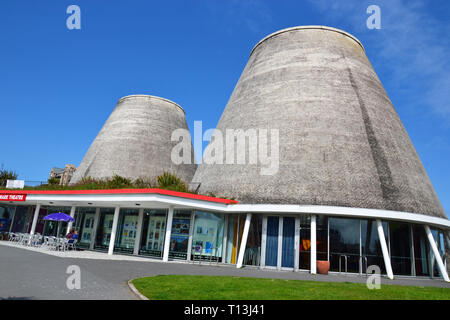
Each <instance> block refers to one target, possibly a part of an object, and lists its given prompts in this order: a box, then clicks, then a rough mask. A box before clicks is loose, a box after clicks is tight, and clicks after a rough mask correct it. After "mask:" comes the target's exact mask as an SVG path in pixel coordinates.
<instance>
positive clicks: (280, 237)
mask: <svg viewBox="0 0 450 320" xmlns="http://www.w3.org/2000/svg"><path fill="white" fill-rule="evenodd" d="M282 259H283V217H278V252H277V269H278V270H281V263H282Z"/></svg>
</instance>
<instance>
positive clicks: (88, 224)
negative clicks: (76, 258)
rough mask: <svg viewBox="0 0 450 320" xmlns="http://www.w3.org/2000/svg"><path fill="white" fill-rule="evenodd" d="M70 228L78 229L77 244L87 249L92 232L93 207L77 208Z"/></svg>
mask: <svg viewBox="0 0 450 320" xmlns="http://www.w3.org/2000/svg"><path fill="white" fill-rule="evenodd" d="M74 218H75V221H74V223H73V224H72V228H73V229H75V230H76V231H78V240H77V245H78V246H79V247H81V248H86V249H88V248H89V247H90V245H91V239H92V237H93V233H94V219H95V208H77V209H76V211H75V216H74Z"/></svg>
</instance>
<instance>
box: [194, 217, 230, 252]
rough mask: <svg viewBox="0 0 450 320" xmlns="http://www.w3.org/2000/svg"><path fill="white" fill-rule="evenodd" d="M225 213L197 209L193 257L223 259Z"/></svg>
mask: <svg viewBox="0 0 450 320" xmlns="http://www.w3.org/2000/svg"><path fill="white" fill-rule="evenodd" d="M223 226H224V216H223V214H216V213H210V212H201V211H195V218H194V234H193V238H192V251H191V253H192V255H193V256H192V257H191V258H192V259H194V256H195V259H202V260H209V261H222V242H223Z"/></svg>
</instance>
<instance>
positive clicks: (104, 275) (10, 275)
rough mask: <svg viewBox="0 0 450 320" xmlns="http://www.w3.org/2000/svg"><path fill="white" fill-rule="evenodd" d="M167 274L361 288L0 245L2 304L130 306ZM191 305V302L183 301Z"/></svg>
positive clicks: (290, 275) (291, 275)
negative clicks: (141, 285) (146, 283)
mask: <svg viewBox="0 0 450 320" xmlns="http://www.w3.org/2000/svg"><path fill="white" fill-rule="evenodd" d="M73 265H75V266H78V267H79V268H80V269H79V270H80V276H81V277H80V284H81V287H80V289H72V290H71V289H69V288H68V286H67V285H66V282H67V281H68V278H69V277H72V275H71V274H68V273H67V269H68V267H69V266H73ZM167 274H181V275H215V276H236V277H254V278H272V279H289V280H313V281H328V282H356V283H365V282H366V280H367V278H366V277H365V276H359V275H343V274H338V273H330V274H328V275H311V274H310V273H309V272H306V271H300V272H292V271H271V270H260V269H259V268H255V267H244V268H242V269H237V268H236V267H235V266H230V265H208V264H202V265H199V264H198V262H196V264H192V263H186V262H183V263H182V262H179V261H170V262H162V261H159V260H155V259H148V258H141V257H135V256H127V255H119V254H114V255H112V256H108V255H107V254H106V253H103V252H94V251H76V252H66V253H63V252H53V251H48V250H45V249H40V248H28V247H23V246H19V245H17V244H11V243H9V242H7V241H0V275H1V276H0V300H2V299H14V300H20V299H23V300H28V299H30V300H66V299H68V300H74V299H75V300H91V299H97V300H134V299H138V297H137V296H136V294H135V293H133V292H132V291H131V290H130V288H129V287H128V285H127V282H128V281H129V280H130V279H134V278H138V277H145V276H154V275H167ZM383 284H394V285H409V286H422V287H425V286H433V287H446V288H450V284H449V283H446V282H444V281H443V280H442V279H429V278H411V277H409V278H406V277H403V278H401V277H397V278H396V279H394V280H389V279H387V278H384V277H383V278H382V279H381V285H383ZM186 299H189V297H186Z"/></svg>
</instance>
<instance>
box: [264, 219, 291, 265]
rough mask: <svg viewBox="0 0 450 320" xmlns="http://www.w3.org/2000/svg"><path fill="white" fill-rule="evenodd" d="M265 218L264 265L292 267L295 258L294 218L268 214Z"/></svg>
mask: <svg viewBox="0 0 450 320" xmlns="http://www.w3.org/2000/svg"><path fill="white" fill-rule="evenodd" d="M266 219H267V220H266V223H267V227H266V235H265V236H266V248H265V249H266V250H265V260H264V262H265V266H267V267H277V268H289V269H293V268H294V267H295V260H296V259H295V256H296V245H295V243H296V241H295V240H296V232H295V230H296V219H295V218H294V217H283V216H269V217H266ZM297 229H298V228H297Z"/></svg>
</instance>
